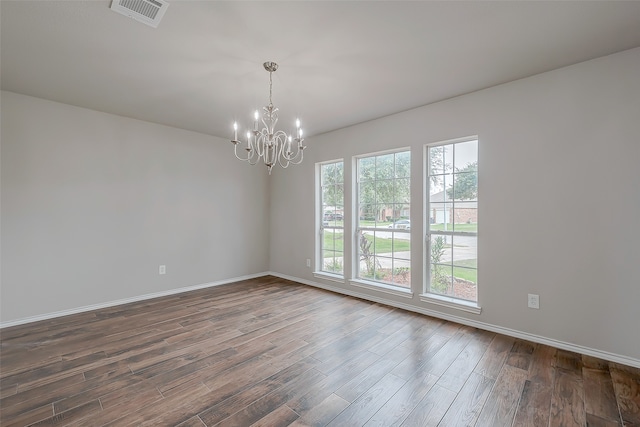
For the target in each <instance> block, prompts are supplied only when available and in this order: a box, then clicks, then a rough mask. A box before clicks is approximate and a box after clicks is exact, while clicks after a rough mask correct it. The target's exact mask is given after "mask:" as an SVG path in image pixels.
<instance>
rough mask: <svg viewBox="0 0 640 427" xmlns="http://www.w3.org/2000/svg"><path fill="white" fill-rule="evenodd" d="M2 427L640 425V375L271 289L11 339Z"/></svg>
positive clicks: (146, 306) (283, 284) (257, 286)
mask: <svg viewBox="0 0 640 427" xmlns="http://www.w3.org/2000/svg"><path fill="white" fill-rule="evenodd" d="M0 334H1V340H2V353H1V355H0V369H1V373H0V378H1V381H0V384H1V387H0V397H1V400H0V410H1V415H0V425H2V426H6V427H9V426H27V425H73V426H102V425H117V426H124V425H135V426H144V425H154V426H155V425H159V426H172V425H180V426H252V425H255V426H286V425H292V426H306V425H310V426H324V425H329V426H395V425H402V426H420V427H422V426H490V427H494V426H510V425H517V426H536V427H538V426H574V425H575V426H586V425H589V426H640V370H638V369H634V368H630V367H625V366H622V365H618V364H615V363H610V362H606V361H603V360H599V359H595V358H592V357H587V356H584V355H579V354H575V353H571V352H568V351H563V350H557V349H554V348H551V347H548V346H545V345H539V344H535V343H531V342H527V341H523V340H519V339H515V338H510V337H507V336H503V335H498V334H495V333H492V332H487V331H482V330H479V329H474V328H471V327H467V326H462V325H459V324H455V323H451V322H446V321H443V320H439V319H434V318H431V317H427V316H423V315H419V314H414V313H410V312H406V311H402V310H399V309H394V308H391V307H387V306H383V305H380V304H375V303H371V302H367V301H362V300H358V299H355V298H350V297H345V296H342V295H337V294H333V293H330V292H326V291H323V290H319V289H315V288H312V287H308V286H304V285H300V284H296V283H293V282H289V281H285V280H281V279H278V278H275V277H263V278H259V279H253V280H248V281H245V282H241V283H236V284H232V285H225V286H219V287H215V288H209V289H204V290H199V291H194V292H189V293H184V294H180V295H174V296H168V297H164V298H159V299H155V300H148V301H142V302H138V303H132V304H127V305H123V306H118V307H113V308H108V309H102V310H96V311H92V312H87V313H81V314H76V315H72V316H67V317H62V318H56V319H52V320H48V321H42V322H37V323H31V324H27V325H22V326H16V327H12V328H5V329H3V330H2V331H0Z"/></svg>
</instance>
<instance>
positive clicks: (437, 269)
mask: <svg viewBox="0 0 640 427" xmlns="http://www.w3.org/2000/svg"><path fill="white" fill-rule="evenodd" d="M452 289H453V285H452V281H451V266H450V265H442V264H431V281H430V288H429V291H430V292H434V293H436V294H441V295H450V294H451V290H452Z"/></svg>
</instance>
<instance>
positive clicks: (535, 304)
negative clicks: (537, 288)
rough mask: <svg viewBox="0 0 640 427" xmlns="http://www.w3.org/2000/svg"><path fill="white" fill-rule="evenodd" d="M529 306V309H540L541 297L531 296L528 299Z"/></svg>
mask: <svg viewBox="0 0 640 427" xmlns="http://www.w3.org/2000/svg"><path fill="white" fill-rule="evenodd" d="M527 305H528V307H529V308H535V309H539V308H540V295H535V294H529V295H528V299H527Z"/></svg>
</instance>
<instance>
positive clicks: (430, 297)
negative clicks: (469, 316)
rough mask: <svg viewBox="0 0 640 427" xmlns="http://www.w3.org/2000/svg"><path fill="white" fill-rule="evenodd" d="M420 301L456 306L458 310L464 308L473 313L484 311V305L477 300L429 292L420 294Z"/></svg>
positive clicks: (449, 306)
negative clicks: (472, 300)
mask: <svg viewBox="0 0 640 427" xmlns="http://www.w3.org/2000/svg"><path fill="white" fill-rule="evenodd" d="M420 301H423V302H428V303H430V304H436V305H441V306H443V307H448V308H455V309H456V310H462V311H466V312H469V313H473V314H480V313H481V312H482V307H480V306H479V305H478V304H477V303H475V302H471V301H465V300H461V299H457V298H451V297H446V296H443V295H437V294H429V293H427V294H420Z"/></svg>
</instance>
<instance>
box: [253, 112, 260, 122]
mask: <svg viewBox="0 0 640 427" xmlns="http://www.w3.org/2000/svg"><path fill="white" fill-rule="evenodd" d="M253 117H254V118H255V119H256V120H258V119H259V118H260V114H259V113H258V110H256V111H255V113H253Z"/></svg>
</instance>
